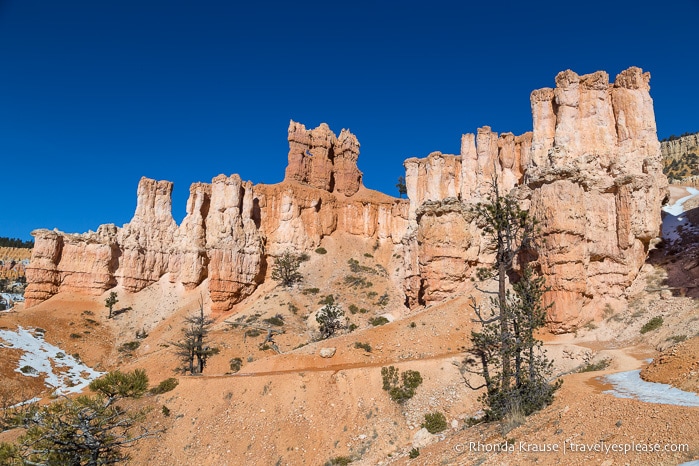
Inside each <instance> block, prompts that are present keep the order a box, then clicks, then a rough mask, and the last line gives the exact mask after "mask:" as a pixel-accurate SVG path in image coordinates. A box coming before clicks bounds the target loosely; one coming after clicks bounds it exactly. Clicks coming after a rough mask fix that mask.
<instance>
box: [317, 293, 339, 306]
mask: <svg viewBox="0 0 699 466" xmlns="http://www.w3.org/2000/svg"><path fill="white" fill-rule="evenodd" d="M334 302H335V297H334V296H333V295H331V294H329V295H327V296H323V297H322V298H321V299H320V301H318V304H333V303H334Z"/></svg>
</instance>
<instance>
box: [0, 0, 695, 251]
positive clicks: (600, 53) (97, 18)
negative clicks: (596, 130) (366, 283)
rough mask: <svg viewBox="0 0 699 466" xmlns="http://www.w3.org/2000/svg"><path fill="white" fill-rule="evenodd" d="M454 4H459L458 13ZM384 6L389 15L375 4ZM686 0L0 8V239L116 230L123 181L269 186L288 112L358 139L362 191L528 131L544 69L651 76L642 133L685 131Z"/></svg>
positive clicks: (125, 198)
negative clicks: (479, 139) (488, 136)
mask: <svg viewBox="0 0 699 466" xmlns="http://www.w3.org/2000/svg"><path fill="white" fill-rule="evenodd" d="M471 3H474V4H473V5H472V4H471ZM388 5H394V6H388ZM698 18H699V0H677V1H673V2H650V1H644V2H638V1H637V0H636V1H627V0H621V1H613V2H609V1H598V0H591V1H586V2H561V1H560V0H557V1H555V2H553V1H544V2H519V1H518V2H514V1H513V2H490V3H489V2H468V1H463V0H460V1H441V0H430V1H420V2H416V1H401V2H390V1H376V0H374V1H371V2H367V1H355V0H353V1H350V2H333V1H324V2H305V1H289V0H286V1H280V2H261V1H258V2H235V1H232V0H230V1H178V0H168V1H166V0H162V1H157V0H118V1H117V0H64V1H60V2H58V1H50V0H0V160H1V161H2V163H1V165H0V182H1V183H2V185H3V186H2V191H1V192H2V193H3V200H4V202H3V206H4V208H3V209H2V215H1V216H0V236H11V237H19V238H22V239H30V235H29V232H30V231H31V230H33V229H35V228H50V229H52V228H54V227H56V228H59V229H60V230H63V231H66V232H84V231H87V230H88V229H93V230H94V229H96V228H97V226H98V225H100V224H102V223H116V224H117V225H119V226H121V225H123V224H124V223H126V222H128V221H129V220H130V219H131V217H132V215H133V211H134V209H135V205H136V186H137V184H138V180H139V179H140V177H141V176H144V175H145V176H148V177H151V178H155V179H166V180H170V181H174V182H175V190H174V196H173V214H174V216H175V219H176V220H177V221H178V222H179V221H181V219H182V217H183V216H184V210H185V203H186V198H187V194H188V190H189V185H190V184H191V183H192V182H195V181H206V182H209V181H211V179H212V178H213V177H214V176H216V175H218V174H220V173H224V174H227V175H228V174H232V173H239V174H240V175H241V177H242V178H243V179H249V180H252V181H253V182H254V183H259V182H263V183H276V182H279V181H281V180H282V179H283V177H284V168H285V166H286V157H287V151H288V145H287V141H286V130H287V127H288V124H289V119H294V120H297V121H300V122H302V123H304V124H305V125H306V126H307V127H315V126H316V125H318V124H319V123H321V122H327V123H328V124H329V125H330V127H331V128H332V129H333V130H334V131H335V132H336V133H339V131H340V130H341V129H342V128H349V129H350V130H351V131H352V132H353V133H355V134H356V135H357V137H358V138H359V141H360V143H361V145H362V147H361V154H360V157H359V168H360V170H362V171H363V172H364V183H365V185H366V186H367V187H369V188H373V189H377V190H379V191H383V192H387V193H389V194H393V195H396V190H395V182H396V179H397V178H398V176H399V175H401V174H403V167H402V162H403V160H404V159H406V158H408V157H412V156H419V157H424V156H426V155H427V154H428V153H429V152H431V151H434V150H440V151H442V152H445V153H458V151H459V144H460V137H461V134H462V133H468V132H474V131H475V130H476V129H477V128H478V127H479V126H484V125H489V126H492V127H493V130H495V131H497V132H505V131H512V132H514V133H515V134H521V133H523V132H525V131H529V130H531V126H532V123H531V112H530V106H529V94H530V93H531V91H532V90H533V89H538V88H541V87H553V86H554V77H555V75H556V74H557V73H558V72H559V71H562V70H565V69H568V68H570V69H572V70H574V71H576V72H577V73H579V74H584V73H590V72H594V71H596V70H605V71H607V72H608V73H609V74H610V76H611V79H612V80H613V79H614V77H615V76H616V74H617V73H619V72H620V71H621V70H623V69H626V68H628V67H629V66H640V67H641V68H643V69H644V70H647V71H650V72H651V75H652V78H651V96H652V97H653V99H654V101H655V111H656V119H657V123H658V133H659V136H660V137H661V138H663V137H667V136H669V135H671V134H680V133H683V132H695V131H699V86H698V85H697V83H698V82H699V61H698V60H697V46H698V45H699V32H698V31H697V28H696V24H697V19H698Z"/></svg>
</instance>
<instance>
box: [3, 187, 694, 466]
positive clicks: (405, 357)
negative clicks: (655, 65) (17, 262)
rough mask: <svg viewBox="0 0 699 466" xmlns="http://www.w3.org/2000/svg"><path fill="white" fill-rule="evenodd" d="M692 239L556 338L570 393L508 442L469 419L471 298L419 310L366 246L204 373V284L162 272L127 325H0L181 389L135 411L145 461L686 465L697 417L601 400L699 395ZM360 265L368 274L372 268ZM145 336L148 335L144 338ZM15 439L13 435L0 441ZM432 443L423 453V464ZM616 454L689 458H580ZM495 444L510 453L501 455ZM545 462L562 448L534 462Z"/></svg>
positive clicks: (264, 303) (272, 294)
mask: <svg viewBox="0 0 699 466" xmlns="http://www.w3.org/2000/svg"><path fill="white" fill-rule="evenodd" d="M672 194H673V198H674V199H678V198H681V197H683V196H684V195H686V194H687V192H686V191H684V190H683V189H681V188H677V187H673V188H672ZM693 201H694V200H690V201H687V203H686V205H685V209H686V210H687V212H686V217H687V218H688V219H689V221H690V222H692V221H694V222H695V223H699V222H697V219H695V218H694V217H695V215H694V210H695V209H696V208H697V206H696V205H693ZM683 225H684V226H683V228H682V229H681V231H680V238H679V240H678V241H675V242H673V243H665V244H662V243H661V244H659V245H658V246H657V248H656V249H655V250H654V251H652V252H651V254H650V256H649V259H648V262H647V264H646V265H645V266H644V267H643V269H642V271H641V273H640V274H639V276H638V277H637V279H636V280H635V282H634V284H633V285H632V286H631V287H630V288H629V290H628V292H627V296H628V302H629V305H628V307H627V308H625V309H621V310H617V311H613V310H611V309H610V310H609V312H608V313H606V314H605V315H604V316H603V318H602V319H601V320H599V321H596V322H590V323H588V324H587V325H585V326H584V327H583V328H581V329H579V330H578V331H577V332H576V333H575V334H566V335H550V334H542V335H541V338H542V339H543V340H544V341H545V348H546V349H547V351H548V354H549V356H550V357H551V358H553V359H554V360H555V366H556V367H555V371H556V374H559V375H560V376H561V378H562V380H563V386H562V387H561V388H560V390H559V391H558V392H556V396H555V400H554V402H553V403H552V404H551V405H550V406H548V407H547V408H545V409H544V410H542V411H541V412H539V413H536V414H534V415H532V416H530V417H528V418H526V420H525V421H524V423H523V424H522V425H519V426H517V427H513V428H511V429H505V428H503V426H502V425H500V424H489V425H483V424H479V425H475V426H471V427H468V426H467V423H466V421H467V420H468V419H469V418H471V417H474V416H476V417H477V416H478V415H479V412H480V410H481V408H482V406H481V404H480V403H479V401H478V393H475V392H473V391H471V390H470V389H468V388H467V387H466V385H465V383H464V381H463V378H462V375H461V373H460V371H459V364H460V362H461V361H462V360H463V358H464V355H465V353H464V350H465V347H467V346H468V345H469V335H470V330H471V325H472V324H471V320H470V317H469V315H470V314H469V310H470V308H469V296H470V295H471V294H472V290H469V289H464V290H463V291H462V292H460V293H458V294H456V295H455V296H453V297H452V298H451V299H449V300H447V301H444V302H441V303H439V304H435V305H431V306H428V307H426V308H423V309H419V310H415V311H409V310H408V309H407V308H405V307H404V305H403V302H402V295H401V293H400V290H399V288H398V286H397V285H396V284H394V283H393V282H392V281H391V279H390V278H389V274H388V273H386V270H387V268H389V267H391V261H392V260H393V259H395V258H392V257H391V253H390V251H388V250H386V251H384V250H382V248H381V247H378V248H377V247H376V245H375V244H372V243H370V242H365V241H358V240H356V239H355V238H353V237H328V238H325V239H324V240H323V243H322V246H323V248H325V249H326V250H327V254H318V253H313V252H312V253H311V254H310V255H311V258H310V260H309V261H307V262H304V263H303V264H302V266H301V270H300V271H301V273H302V274H303V276H304V281H303V283H302V284H301V285H299V286H297V287H295V288H292V289H285V288H282V287H279V286H277V284H276V283H275V282H274V281H272V280H267V281H266V282H265V283H264V284H263V285H262V286H261V287H260V288H259V289H258V290H257V291H256V292H255V293H254V294H253V295H252V296H251V297H249V298H248V299H246V300H245V301H244V302H242V303H240V304H239V305H237V306H236V307H235V308H234V309H233V310H232V311H230V312H227V313H225V314H222V315H218V316H215V323H214V325H213V328H212V332H211V334H210V342H211V344H212V345H215V346H217V347H219V348H220V350H221V351H220V353H219V354H217V355H215V356H213V357H212V358H211V359H210V361H209V364H208V365H207V367H206V370H205V372H204V375H203V376H183V375H176V374H175V372H174V370H175V369H176V368H177V367H178V365H179V362H178V360H177V357H176V356H175V354H174V350H173V347H172V342H174V341H178V340H179V339H180V338H181V335H182V331H181V329H182V326H183V319H184V318H185V317H186V316H188V315H191V314H192V313H193V312H195V311H196V310H197V309H198V308H199V305H200V302H202V303H203V305H204V307H205V308H206V306H207V305H208V301H207V300H208V296H207V295H206V293H205V291H203V290H205V285H206V284H203V285H202V286H201V287H200V288H199V289H196V290H191V291H185V290H184V289H181V288H178V287H177V286H175V285H172V284H170V283H169V281H168V278H169V277H167V276H165V277H163V279H162V280H161V281H160V282H159V283H156V284H154V285H152V286H150V287H148V288H146V289H144V290H142V291H141V292H139V293H137V294H133V295H128V294H126V293H122V292H121V290H118V289H117V290H116V291H117V292H118V294H119V299H120V301H119V303H118V304H117V306H116V309H118V310H122V309H127V308H129V307H131V308H132V309H130V310H125V311H124V312H119V313H118V314H117V315H116V316H115V317H114V318H112V319H108V318H107V310H106V308H105V306H104V301H105V298H106V295H107V294H108V293H105V295H104V296H99V297H85V296H68V295H57V296H55V297H53V298H51V299H50V300H48V301H46V302H44V303H42V304H40V305H38V306H35V307H34V308H31V309H27V310H24V309H22V308H21V306H18V307H16V308H15V310H13V311H12V312H4V313H0V329H8V330H14V329H16V328H17V327H18V326H21V327H23V328H34V329H36V328H41V329H44V330H45V334H44V339H45V340H46V341H47V342H49V343H51V344H53V345H56V346H58V347H59V348H61V349H62V350H63V351H65V353H67V354H72V355H78V356H79V358H80V360H82V361H83V362H84V363H86V364H87V365H88V366H90V367H92V368H95V369H97V370H100V371H110V370H115V369H119V370H122V371H126V370H131V369H135V368H143V369H145V370H146V372H147V374H148V376H149V379H150V381H151V385H156V384H157V383H159V382H160V381H162V380H164V379H166V378H169V377H173V376H175V377H177V379H178V381H179V384H178V385H177V387H176V388H175V389H174V390H172V391H170V392H167V393H164V394H161V395H149V396H146V397H144V398H142V399H141V400H139V401H138V402H137V404H138V405H142V406H151V407H152V408H153V409H152V411H151V413H150V414H149V417H148V420H147V423H146V424H147V425H148V426H149V427H150V429H151V430H153V431H158V432H159V433H158V434H157V435H156V436H154V437H151V438H149V439H146V440H144V441H142V442H140V443H138V445H137V446H136V447H134V448H132V449H131V450H130V453H131V455H132V459H131V463H130V464H149V465H173V464H183V465H184V464H207V465H209V464H211V465H241V464H246V465H258V464H259V465H321V464H325V463H326V462H327V461H329V460H331V459H333V458H338V457H349V458H351V459H353V462H352V464H357V465H375V464H383V465H387V464H396V465H402V464H410V465H412V464H415V465H423V464H424V465H439V464H443V465H476V464H479V465H522V464H542V465H554V464H565V465H583V464H585V465H587V464H601V465H605V466H611V465H621V464H632V465H646V464H647V465H676V464H679V463H682V462H686V461H691V460H695V459H698V458H699V407H686V406H674V405H670V404H656V403H648V402H642V401H638V400H635V399H623V398H617V397H614V396H612V395H610V394H608V393H604V392H605V391H606V390H609V389H610V388H611V386H609V385H608V384H605V383H604V381H603V380H602V377H603V376H604V375H606V374H611V373H616V372H621V371H627V370H633V369H641V368H643V371H642V377H644V378H645V379H647V380H651V381H657V382H662V383H670V384H672V385H673V386H676V387H678V388H681V389H683V390H688V391H693V392H699V337H697V335H699V305H698V304H699V303H697V302H696V300H695V298H696V290H697V288H696V287H695V286H696V284H697V283H696V279H697V278H699V267H698V266H699V260H698V259H697V257H698V255H697V247H696V245H697V244H699V240H698V238H697V235H696V233H695V232H694V229H693V228H692V226H691V225H689V224H683ZM350 260H353V261H356V263H358V264H359V265H360V266H362V268H360V269H359V270H360V271H359V272H353V271H352V270H351V267H352V266H351V264H350ZM355 270H356V268H355ZM389 270H390V269H389ZM695 274H696V275H695ZM348 276H351V277H355V278H357V277H359V278H360V280H348V279H347V277H348ZM329 294H333V295H334V297H335V300H336V302H338V303H340V304H341V306H342V308H343V310H344V311H345V313H346V315H347V316H348V318H349V319H350V322H351V323H353V324H355V325H356V326H357V328H356V330H354V331H353V332H350V333H347V334H343V335H341V336H338V337H335V338H332V339H329V340H324V341H312V340H313V335H314V332H315V330H316V328H315V325H314V324H315V319H314V313H315V312H316V311H317V310H318V309H319V308H320V307H322V304H320V302H321V301H322V300H323V299H324V297H325V296H327V295H329ZM351 310H354V311H355V312H354V313H352V312H351ZM379 316H384V317H386V318H387V320H389V323H386V324H385V325H379V326H373V325H372V324H371V323H370V319H372V318H376V317H379ZM275 317H276V318H277V319H279V318H281V319H282V320H283V325H279V326H275V325H274V324H271V323H270V322H266V319H269V320H271V321H272V322H275V321H276V322H278V320H275V319H274V318H275ZM654 317H662V319H663V321H662V325H660V327H659V328H657V329H655V330H652V331H648V332H646V333H641V328H642V327H643V325H644V324H646V323H647V322H649V320H651V319H652V318H654ZM266 327H270V328H274V329H278V330H280V331H283V332H284V333H283V334H280V335H278V336H277V337H276V338H275V341H276V344H277V345H278V347H279V349H280V351H281V354H277V353H276V352H274V351H273V350H272V349H268V348H266V347H264V346H263V345H261V344H262V343H263V340H264V337H265V335H266V331H264V330H260V329H264V328H266ZM142 331H145V332H146V333H147V336H146V337H145V338H143V339H137V338H136V333H137V332H142ZM357 343H360V344H362V346H361V347H358V346H356V344H357ZM322 348H334V349H335V350H336V351H335V354H334V356H332V357H330V358H323V357H321V356H320V351H321V349H322ZM369 348H370V349H371V350H370V351H369V350H368V349H369ZM2 354H3V358H0V375H1V377H2V378H1V379H0V397H3V401H8V400H9V399H10V398H12V399H13V400H14V401H18V400H20V399H29V398H32V397H35V396H39V397H45V398H48V396H49V395H50V390H49V389H47V388H46V387H45V386H44V383H43V379H42V377H27V376H24V375H23V374H21V373H19V372H17V371H16V369H17V367H18V361H19V358H20V356H21V351H19V350H17V349H11V348H2ZM234 358H240V360H241V362H242V367H241V368H240V370H239V371H238V372H233V369H232V368H231V360H233V359H234ZM650 359H653V362H652V363H650V364H649V363H648V360H650ZM602 360H607V361H608V362H609V365H608V366H607V367H605V368H604V369H602V370H599V371H593V372H577V369H579V368H580V367H583V366H585V365H587V364H588V363H595V362H599V361H602ZM389 365H393V366H395V367H397V368H399V369H400V370H401V371H404V370H407V369H411V370H417V371H419V372H420V373H421V375H422V378H423V380H424V382H423V384H422V385H420V387H419V388H418V389H417V391H416V395H415V397H413V398H412V399H410V400H408V401H407V402H405V403H404V404H402V405H399V404H397V403H395V402H393V401H392V400H391V399H390V398H389V397H388V395H387V393H386V392H385V391H384V390H383V389H382V377H381V368H382V367H384V366H389ZM561 374H562V375H561ZM163 407H166V408H167V410H164V409H163ZM165 411H169V415H167V416H166V415H165V414H164V412H165ZM434 411H441V412H442V413H444V414H445V415H446V418H447V423H448V426H449V427H448V428H447V430H446V431H444V432H442V433H440V434H438V435H436V436H427V437H426V438H416V433H417V432H418V431H420V427H421V426H420V425H421V423H422V422H423V420H424V415H425V414H426V413H431V412H434ZM511 427H512V426H511ZM17 435H18V432H17V431H9V432H5V433H2V434H0V441H2V440H12V439H14V438H16V436H17ZM418 437H420V436H418ZM418 443H420V444H421V447H420V455H419V456H418V457H416V458H414V459H411V458H409V456H408V454H409V452H410V450H411V449H412V448H413V446H414V445H417V444H418ZM617 444H622V445H636V448H643V447H639V446H638V445H643V446H646V445H649V444H653V445H654V444H658V445H660V447H661V449H664V448H666V446H667V448H668V449H670V450H672V449H673V448H674V445H678V444H686V445H687V446H688V448H687V449H686V450H685V451H660V452H652V453H650V452H638V451H635V452H626V453H624V452H613V451H609V452H605V451H580V450H581V449H583V450H584V449H593V448H595V447H594V445H598V447H596V448H598V449H599V448H602V449H603V448H604V445H607V446H611V445H617ZM579 445H583V447H579ZM585 445H587V446H589V447H590V448H587V447H585ZM497 448H500V449H503V450H508V451H501V452H497V451H492V450H493V449H497ZM564 448H566V451H563V449H564ZM571 448H574V449H577V451H571ZM622 448H623V447H622ZM510 449H511V450H513V451H509V450H510ZM541 449H548V450H552V449H558V451H535V450H541ZM486 450H491V451H486Z"/></svg>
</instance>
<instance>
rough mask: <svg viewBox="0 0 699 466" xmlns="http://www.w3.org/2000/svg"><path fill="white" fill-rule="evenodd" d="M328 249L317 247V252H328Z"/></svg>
mask: <svg viewBox="0 0 699 466" xmlns="http://www.w3.org/2000/svg"><path fill="white" fill-rule="evenodd" d="M327 252H328V251H327V250H326V249H325V248H322V247H321V248H317V249H316V254H326V253H327Z"/></svg>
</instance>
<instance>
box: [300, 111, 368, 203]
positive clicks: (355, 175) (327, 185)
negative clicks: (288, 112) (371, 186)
mask: <svg viewBox="0 0 699 466" xmlns="http://www.w3.org/2000/svg"><path fill="white" fill-rule="evenodd" d="M358 157H359V141H357V137H356V136H355V135H354V134H352V133H350V132H349V131H348V130H346V129H343V130H342V132H340V136H338V137H335V134H333V132H332V131H330V128H329V127H328V125H326V124H325V123H321V124H320V126H318V127H317V128H315V129H312V130H306V127H305V126H304V125H302V124H301V123H296V122H294V121H292V122H291V124H290V125H289V164H288V165H287V167H286V179H287V180H294V181H298V182H300V183H304V184H308V185H309V186H312V187H314V188H318V189H322V190H324V191H328V192H331V193H332V192H335V193H340V194H344V195H345V196H351V195H353V194H354V193H356V192H357V191H358V190H359V188H360V187H361V186H362V172H360V171H359V169H358V168H357V158H358Z"/></svg>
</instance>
